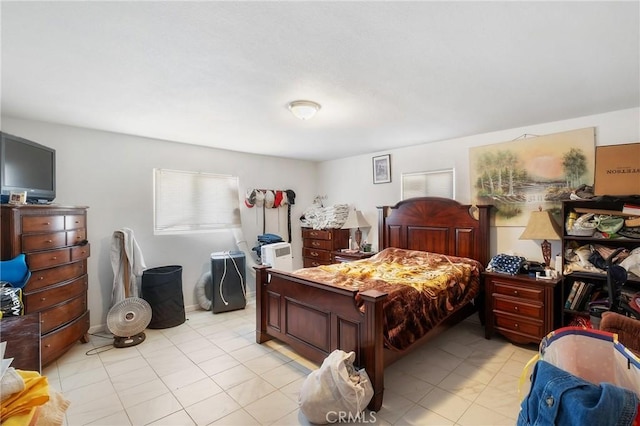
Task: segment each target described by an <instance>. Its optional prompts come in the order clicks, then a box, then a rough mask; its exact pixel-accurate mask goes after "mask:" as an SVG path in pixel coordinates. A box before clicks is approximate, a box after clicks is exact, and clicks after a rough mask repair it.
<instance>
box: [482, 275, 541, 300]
mask: <svg viewBox="0 0 640 426" xmlns="http://www.w3.org/2000/svg"><path fill="white" fill-rule="evenodd" d="M493 290H494V292H495V293H496V294H502V295H505V296H511V297H517V298H519V299H527V300H535V301H537V302H542V301H544V288H532V287H524V286H519V285H517V284H511V283H506V282H500V281H497V280H496V281H494V282H493Z"/></svg>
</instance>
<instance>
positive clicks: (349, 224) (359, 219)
mask: <svg viewBox="0 0 640 426" xmlns="http://www.w3.org/2000/svg"><path fill="white" fill-rule="evenodd" d="M369 226H371V225H369V222H367V220H366V219H365V218H364V215H363V214H362V212H361V211H360V210H356V209H353V210H349V216H348V217H347V220H346V221H345V222H344V225H342V229H355V228H368V227H369Z"/></svg>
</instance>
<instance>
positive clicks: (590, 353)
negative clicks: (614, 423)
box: [518, 327, 640, 425]
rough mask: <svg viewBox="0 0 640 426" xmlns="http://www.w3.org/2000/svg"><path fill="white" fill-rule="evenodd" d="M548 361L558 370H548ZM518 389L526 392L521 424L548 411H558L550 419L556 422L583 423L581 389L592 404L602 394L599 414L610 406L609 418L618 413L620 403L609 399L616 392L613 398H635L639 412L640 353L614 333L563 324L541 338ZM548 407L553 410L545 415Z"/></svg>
mask: <svg viewBox="0 0 640 426" xmlns="http://www.w3.org/2000/svg"><path fill="white" fill-rule="evenodd" d="M549 364H550V365H551V367H552V368H553V371H555V373H554V374H550V373H549V371H550V369H549ZM542 371H544V372H542ZM528 378H531V380H527V379H528ZM574 384H579V386H574ZM559 387H565V388H564V389H562V392H561V394H562V398H560V397H559V395H560V393H559V391H558V388H559ZM520 390H521V395H522V394H524V395H526V397H525V398H524V399H523V401H522V409H521V411H520V417H519V419H518V424H519V425H526V424H530V423H528V422H527V421H526V419H532V418H535V417H536V416H538V415H540V416H542V415H548V414H549V413H552V414H551V415H553V416H556V417H553V421H552V422H551V423H550V424H556V422H558V421H560V420H559V418H561V420H562V421H561V423H562V424H580V421H581V420H580V419H579V418H578V417H579V416H581V415H582V416H584V414H585V412H588V408H585V407H586V406H585V405H583V403H584V402H585V400H584V399H583V397H582V395H583V394H581V392H584V395H585V399H587V398H588V399H589V401H590V402H591V403H593V401H594V400H595V401H598V398H600V401H605V403H604V406H601V407H599V409H598V413H599V415H600V414H602V413H606V410H612V412H611V413H609V418H610V419H613V418H614V417H615V416H618V415H620V413H621V410H620V409H619V408H620V407H614V406H613V404H606V398H607V395H611V394H616V395H618V397H616V398H615V400H616V401H618V402H619V401H621V397H620V395H623V396H626V397H628V398H629V400H630V401H631V400H632V401H635V408H636V411H634V413H635V415H636V416H637V405H638V396H640V358H638V357H637V356H636V355H635V354H634V353H633V352H631V351H630V350H628V349H627V348H625V347H624V345H622V344H621V343H620V342H619V341H618V337H617V335H616V334H613V333H608V332H605V331H600V330H594V329H585V328H582V327H563V328H560V329H558V330H555V331H552V332H551V333H549V334H548V335H547V336H545V338H544V339H542V341H541V342H540V350H539V353H538V354H537V355H536V356H534V357H533V358H532V359H531V361H529V363H528V364H527V365H526V366H525V368H524V370H523V372H522V375H521V377H520ZM543 395H544V396H543ZM586 395H588V397H587V396H586ZM562 404H563V405H564V406H563V407H561V405H562ZM593 404H595V403H593ZM631 405H633V404H631ZM591 408H593V406H592V407H591ZM546 409H548V410H549V413H546V414H545V413H544V410H546ZM541 413H542V414H541ZM558 416H560V417H558ZM562 416H564V418H562ZM567 416H569V418H567ZM572 416H575V418H571V417H572ZM605 417H606V416H605ZM523 420H524V421H523ZM539 420H540V419H539V418H538V421H539ZM567 420H569V421H568V422H567ZM591 420H593V419H591ZM592 424H599V425H602V424H607V423H597V422H596V423H592ZM629 424H631V423H629Z"/></svg>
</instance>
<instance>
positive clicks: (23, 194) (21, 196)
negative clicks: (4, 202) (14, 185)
mask: <svg viewBox="0 0 640 426" xmlns="http://www.w3.org/2000/svg"><path fill="white" fill-rule="evenodd" d="M9 204H27V191H18V192H14V191H11V194H9Z"/></svg>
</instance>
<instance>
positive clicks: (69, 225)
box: [64, 215, 87, 229]
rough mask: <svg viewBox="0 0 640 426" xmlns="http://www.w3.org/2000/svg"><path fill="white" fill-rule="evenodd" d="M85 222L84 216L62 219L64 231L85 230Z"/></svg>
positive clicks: (70, 216) (71, 216)
mask: <svg viewBox="0 0 640 426" xmlns="http://www.w3.org/2000/svg"><path fill="white" fill-rule="evenodd" d="M86 225H87V220H86V217H85V216H84V215H69V216H65V217H64V229H80V228H86V227H87V226H86Z"/></svg>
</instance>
